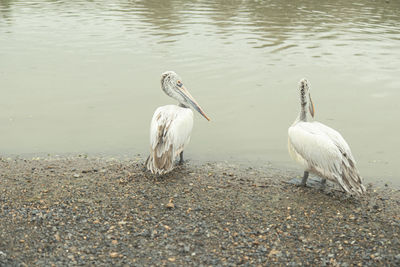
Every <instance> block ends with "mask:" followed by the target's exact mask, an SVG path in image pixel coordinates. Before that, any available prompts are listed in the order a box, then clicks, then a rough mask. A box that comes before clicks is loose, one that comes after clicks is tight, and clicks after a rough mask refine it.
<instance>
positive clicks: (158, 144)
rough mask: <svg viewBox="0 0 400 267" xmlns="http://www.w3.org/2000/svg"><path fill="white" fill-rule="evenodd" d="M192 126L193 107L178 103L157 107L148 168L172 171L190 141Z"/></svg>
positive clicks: (157, 172) (155, 172) (161, 172)
mask: <svg viewBox="0 0 400 267" xmlns="http://www.w3.org/2000/svg"><path fill="white" fill-rule="evenodd" d="M192 128H193V112H192V110H191V109H189V108H184V107H180V106H176V105H166V106H162V107H159V108H157V110H156V111H155V112H154V115H153V118H152V120H151V125H150V156H149V159H148V160H147V168H148V169H149V170H150V171H151V172H152V173H154V174H164V173H167V172H169V171H171V170H172V169H173V167H174V162H175V159H176V157H177V156H178V155H179V154H180V153H181V152H182V151H183V150H184V148H185V146H186V145H187V144H188V143H189V141H190V134H191V132H192Z"/></svg>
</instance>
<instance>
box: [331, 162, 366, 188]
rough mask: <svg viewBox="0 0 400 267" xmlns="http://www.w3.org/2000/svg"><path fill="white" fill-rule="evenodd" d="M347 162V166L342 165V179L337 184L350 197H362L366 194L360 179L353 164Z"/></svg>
mask: <svg viewBox="0 0 400 267" xmlns="http://www.w3.org/2000/svg"><path fill="white" fill-rule="evenodd" d="M348 162H349V164H346V163H345V162H344V163H343V164H342V177H341V179H338V182H339V184H340V186H341V187H342V188H343V190H345V191H346V192H348V193H350V194H352V195H362V194H364V193H365V192H366V190H365V187H364V185H363V181H362V177H361V176H360V174H359V173H358V170H357V168H356V166H355V165H354V162H352V161H348Z"/></svg>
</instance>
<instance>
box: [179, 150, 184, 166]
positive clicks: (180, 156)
mask: <svg viewBox="0 0 400 267" xmlns="http://www.w3.org/2000/svg"><path fill="white" fill-rule="evenodd" d="M183 162H184V161H183V151H182V152H181V153H180V154H179V165H182V164H183Z"/></svg>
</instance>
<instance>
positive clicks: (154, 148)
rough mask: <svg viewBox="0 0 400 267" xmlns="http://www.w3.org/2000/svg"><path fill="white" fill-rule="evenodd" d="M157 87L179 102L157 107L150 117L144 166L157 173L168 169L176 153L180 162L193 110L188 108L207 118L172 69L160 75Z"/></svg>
mask: <svg viewBox="0 0 400 267" xmlns="http://www.w3.org/2000/svg"><path fill="white" fill-rule="evenodd" d="M161 89H162V90H163V91H164V92H165V93H166V94H167V95H168V96H170V97H172V98H174V99H176V100H177V101H178V102H179V105H166V106H162V107H159V108H157V109H156V111H155V112H154V115H153V118H152V120H151V125H150V155H149V157H148V158H147V161H146V167H147V169H148V170H149V171H151V172H152V173H153V174H158V175H163V174H166V173H168V172H170V171H172V170H173V169H174V167H175V161H176V160H177V158H178V156H179V157H180V159H179V163H180V164H182V163H183V150H184V149H185V147H186V145H187V144H188V143H189V141H190V134H191V132H192V128H193V111H192V110H191V109H190V108H193V109H194V110H196V111H198V112H199V113H200V114H201V115H202V116H203V117H204V118H206V119H207V120H208V121H209V120H210V119H209V118H208V117H207V115H206V114H205V113H204V111H203V109H202V108H201V107H200V105H199V104H198V103H197V102H196V100H195V99H194V98H193V96H192V95H191V94H190V93H189V91H188V90H187V89H186V87H185V86H184V85H183V82H182V80H181V78H180V77H179V76H178V75H177V74H176V73H175V72H173V71H166V72H164V73H163V74H162V75H161Z"/></svg>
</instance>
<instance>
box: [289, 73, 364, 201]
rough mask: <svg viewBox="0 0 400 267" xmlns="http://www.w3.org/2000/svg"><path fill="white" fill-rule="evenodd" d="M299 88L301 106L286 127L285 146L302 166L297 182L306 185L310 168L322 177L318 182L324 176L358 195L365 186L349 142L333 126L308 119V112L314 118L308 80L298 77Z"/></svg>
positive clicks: (324, 180)
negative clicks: (296, 115)
mask: <svg viewBox="0 0 400 267" xmlns="http://www.w3.org/2000/svg"><path fill="white" fill-rule="evenodd" d="M299 89H300V104H301V110H300V114H299V116H298V117H297V119H296V120H295V121H294V123H293V124H292V126H290V127H289V131H288V134H289V139H288V148H289V154H290V155H291V157H292V158H293V159H294V160H296V161H297V162H299V163H300V164H301V165H302V166H303V167H304V169H305V171H304V176H303V179H302V180H301V183H300V185H302V186H305V185H306V182H307V178H308V173H309V172H311V173H314V174H316V175H319V176H321V177H323V179H322V185H325V182H326V179H328V180H331V181H334V182H336V183H338V184H339V185H340V187H341V188H342V189H343V190H344V191H346V192H348V193H350V194H356V195H361V194H362V193H364V192H365V187H364V186H363V184H362V178H361V176H360V174H359V173H358V170H357V168H356V166H355V164H356V162H355V160H354V158H353V155H352V154H351V151H350V147H349V145H348V144H347V143H346V141H345V140H344V139H343V137H342V136H341V135H340V133H338V132H337V131H335V130H334V129H332V128H330V127H328V126H326V125H324V124H322V123H319V122H316V121H308V119H309V116H308V115H309V114H310V115H311V117H312V118H314V104H313V102H312V100H311V96H310V92H309V84H308V81H307V80H305V79H303V80H301V81H300V88H299Z"/></svg>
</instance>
